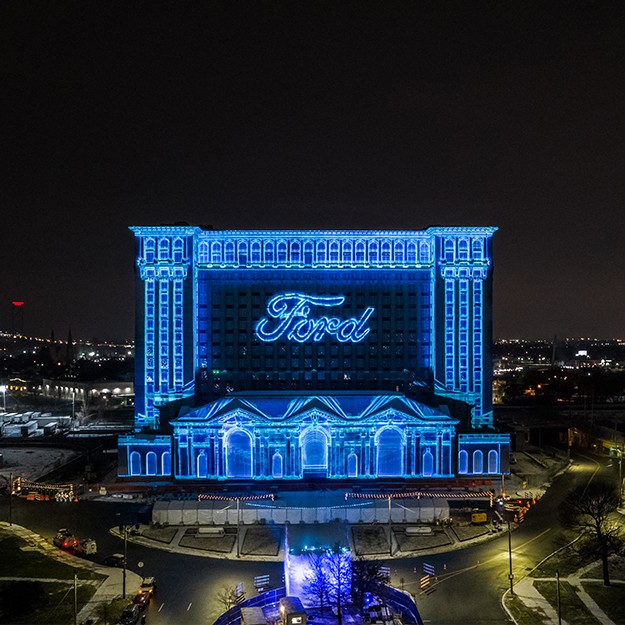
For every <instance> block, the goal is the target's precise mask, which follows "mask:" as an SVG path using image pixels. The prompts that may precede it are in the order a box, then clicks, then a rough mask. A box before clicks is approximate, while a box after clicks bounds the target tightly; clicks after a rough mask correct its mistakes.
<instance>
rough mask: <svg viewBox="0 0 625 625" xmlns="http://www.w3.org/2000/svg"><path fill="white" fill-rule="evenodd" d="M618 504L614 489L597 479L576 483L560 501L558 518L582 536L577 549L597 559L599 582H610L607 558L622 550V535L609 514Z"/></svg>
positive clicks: (608, 583)
mask: <svg viewBox="0 0 625 625" xmlns="http://www.w3.org/2000/svg"><path fill="white" fill-rule="evenodd" d="M618 503H619V497H618V492H617V490H616V488H615V487H614V485H613V484H612V483H611V482H608V481H605V480H604V481H598V482H596V483H594V484H591V485H590V486H588V487H585V486H578V487H577V488H575V489H574V490H572V491H571V492H570V493H569V494H568V495H567V496H566V498H565V499H564V501H563V502H562V508H561V510H560V515H561V516H560V519H561V522H562V524H563V525H564V526H565V527H570V528H571V529H573V530H576V531H578V532H580V533H581V535H582V536H583V543H582V547H581V548H580V551H581V552H585V553H587V554H589V555H592V556H593V557H596V558H600V559H601V564H602V568H603V583H604V584H605V585H606V586H609V585H610V573H609V569H608V559H609V557H610V556H611V555H613V554H617V553H621V552H622V551H623V544H624V541H623V534H622V531H621V529H620V527H619V525H618V524H617V523H615V522H614V521H613V520H612V518H611V517H612V514H613V513H614V512H615V511H616V509H617V507H618Z"/></svg>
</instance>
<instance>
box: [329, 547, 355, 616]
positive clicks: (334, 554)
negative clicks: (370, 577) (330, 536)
mask: <svg viewBox="0 0 625 625" xmlns="http://www.w3.org/2000/svg"><path fill="white" fill-rule="evenodd" d="M326 568H327V571H328V579H329V582H330V589H331V590H330V600H331V601H332V602H333V603H334V605H336V615H337V617H338V625H342V624H343V606H344V605H345V604H346V603H349V600H350V596H351V581H352V554H351V552H350V551H349V549H348V548H347V547H345V546H344V545H342V544H341V543H336V544H335V545H334V546H333V547H332V549H330V550H329V551H328V552H327V557H326Z"/></svg>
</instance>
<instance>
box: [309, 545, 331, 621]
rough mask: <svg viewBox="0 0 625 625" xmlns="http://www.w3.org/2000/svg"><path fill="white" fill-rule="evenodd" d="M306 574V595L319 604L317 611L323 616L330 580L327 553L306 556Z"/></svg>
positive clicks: (314, 553) (327, 600)
mask: <svg viewBox="0 0 625 625" xmlns="http://www.w3.org/2000/svg"><path fill="white" fill-rule="evenodd" d="M307 559H308V572H307V573H306V576H305V578H304V579H305V582H306V586H305V589H306V594H307V595H309V596H310V597H312V598H314V599H315V600H316V601H317V602H318V603H319V609H320V611H321V615H322V616H323V610H324V608H325V606H326V605H327V603H328V602H329V596H330V578H329V573H328V570H327V564H326V560H327V553H326V552H312V553H309V554H308V555H307Z"/></svg>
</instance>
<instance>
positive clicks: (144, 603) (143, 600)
mask: <svg viewBox="0 0 625 625" xmlns="http://www.w3.org/2000/svg"><path fill="white" fill-rule="evenodd" d="M151 597H152V595H151V594H150V593H149V592H142V591H139V592H138V593H137V594H136V595H135V598H134V599H133V600H132V602H133V603H134V604H135V605H138V606H139V610H141V611H142V612H143V610H145V609H146V608H147V607H148V604H149V603H150V598H151Z"/></svg>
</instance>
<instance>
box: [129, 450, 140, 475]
mask: <svg viewBox="0 0 625 625" xmlns="http://www.w3.org/2000/svg"><path fill="white" fill-rule="evenodd" d="M130 475H141V454H140V453H139V452H138V451H133V452H131V454H130Z"/></svg>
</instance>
